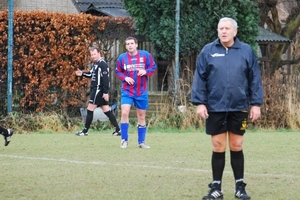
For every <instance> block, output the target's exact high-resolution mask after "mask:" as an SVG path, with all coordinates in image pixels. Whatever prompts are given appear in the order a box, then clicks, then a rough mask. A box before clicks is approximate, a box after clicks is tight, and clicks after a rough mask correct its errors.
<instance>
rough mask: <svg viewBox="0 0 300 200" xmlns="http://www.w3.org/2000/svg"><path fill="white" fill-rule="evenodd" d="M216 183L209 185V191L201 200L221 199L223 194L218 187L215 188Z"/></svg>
mask: <svg viewBox="0 0 300 200" xmlns="http://www.w3.org/2000/svg"><path fill="white" fill-rule="evenodd" d="M217 185H219V184H217V183H214V184H212V183H210V184H209V185H208V187H209V188H210V190H209V191H208V194H207V195H205V196H204V197H203V198H202V200H213V199H223V193H222V191H221V190H220V189H219V187H216V186H217Z"/></svg>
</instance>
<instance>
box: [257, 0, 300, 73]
mask: <svg viewBox="0 0 300 200" xmlns="http://www.w3.org/2000/svg"><path fill="white" fill-rule="evenodd" d="M258 6H259V10H260V13H259V14H260V19H261V22H260V25H261V26H267V27H268V28H269V29H270V30H271V31H273V32H274V33H277V34H279V35H282V36H284V37H286V38H289V39H290V40H292V41H293V42H292V46H293V44H295V43H296V44H298V43H299V41H297V39H299V37H297V33H298V31H299V27H300V14H299V13H300V0H258ZM289 45H290V44H275V45H273V46H272V50H271V55H270V60H271V63H272V65H271V66H272V67H273V69H272V71H273V72H274V71H275V70H277V69H278V68H280V67H281V66H283V65H287V64H290V65H292V64H299V63H300V57H299V55H296V54H293V55H292V58H291V59H290V60H282V58H281V55H282V54H284V53H285V52H286V50H287V48H288V47H289ZM295 52H296V51H292V53H295Z"/></svg>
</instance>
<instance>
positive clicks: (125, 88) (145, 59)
mask: <svg viewBox="0 0 300 200" xmlns="http://www.w3.org/2000/svg"><path fill="white" fill-rule="evenodd" d="M141 69H144V70H146V75H145V76H138V75H137V74H138V72H139V70H141ZM155 70H156V63H155V61H154V60H153V57H152V55H151V54H150V53H149V52H147V51H144V50H138V52H137V54H136V55H135V56H132V55H130V54H129V53H128V52H126V53H123V54H121V55H120V56H119V57H118V59H117V64H116V76H117V77H118V78H119V79H120V80H121V81H122V87H121V92H122V93H123V92H126V93H127V94H128V95H129V96H133V97H135V96H143V95H148V89H147V85H148V77H149V76H152V75H153V74H154V72H155ZM126 77H130V78H132V79H133V80H134V84H133V85H129V84H128V83H127V82H126V81H125V78H126Z"/></svg>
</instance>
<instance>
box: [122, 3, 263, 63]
mask: <svg viewBox="0 0 300 200" xmlns="http://www.w3.org/2000/svg"><path fill="white" fill-rule="evenodd" d="M123 3H124V5H125V8H126V9H127V10H128V12H129V13H130V15H131V16H132V17H133V18H134V19H135V21H136V23H135V28H136V30H137V31H138V33H140V34H142V35H145V36H147V37H148V39H149V40H150V41H151V42H152V44H153V46H154V49H155V55H157V56H159V57H162V58H164V59H172V58H173V57H174V54H175V45H174V44H175V41H174V38H175V7H176V6H175V2H174V0H155V1H152V0H146V1H144V2H141V1H138V0H123ZM224 16H228V17H232V18H234V19H236V20H237V21H238V24H239V25H240V28H239V33H240V34H239V35H238V36H239V38H240V39H241V40H242V41H245V42H247V43H250V44H251V45H252V46H254V44H255V37H256V36H257V35H258V28H257V23H258V9H257V6H256V3H255V2H254V1H251V0H246V1H243V0H238V1H232V0H229V1H220V0H188V1H181V2H180V28H179V29H180V56H181V57H183V56H190V55H194V54H197V53H198V52H199V50H200V49H201V48H202V47H203V46H204V45H205V44H206V43H208V42H210V41H213V40H214V39H216V37H217V35H216V28H217V23H218V21H219V19H220V18H221V17H224Z"/></svg>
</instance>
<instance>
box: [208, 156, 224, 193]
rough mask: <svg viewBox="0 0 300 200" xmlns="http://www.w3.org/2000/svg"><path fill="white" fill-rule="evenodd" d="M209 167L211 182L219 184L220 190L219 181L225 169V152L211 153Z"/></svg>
mask: <svg viewBox="0 0 300 200" xmlns="http://www.w3.org/2000/svg"><path fill="white" fill-rule="evenodd" d="M211 166H212V173H213V182H216V183H219V184H220V188H218V189H221V180H222V176H223V171H224V167H225V152H213V153H212V158H211Z"/></svg>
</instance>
